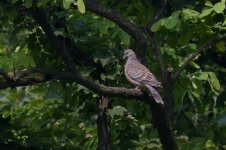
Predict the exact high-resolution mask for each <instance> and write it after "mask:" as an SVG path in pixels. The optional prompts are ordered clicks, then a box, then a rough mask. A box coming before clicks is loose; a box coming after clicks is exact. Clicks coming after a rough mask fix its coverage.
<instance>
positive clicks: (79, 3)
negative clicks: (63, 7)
mask: <svg viewBox="0 0 226 150" xmlns="http://www.w3.org/2000/svg"><path fill="white" fill-rule="evenodd" d="M77 7H78V10H79V12H80V13H81V14H84V13H85V11H86V8H85V4H84V1H83V0H77Z"/></svg>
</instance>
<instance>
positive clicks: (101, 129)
mask: <svg viewBox="0 0 226 150" xmlns="http://www.w3.org/2000/svg"><path fill="white" fill-rule="evenodd" d="M108 102H109V100H108V98H107V97H104V96H102V97H101V98H100V99H99V100H98V102H97V103H98V118H97V130H98V147H97V149H98V150H112V143H111V136H110V125H109V117H108V114H107V108H108Z"/></svg>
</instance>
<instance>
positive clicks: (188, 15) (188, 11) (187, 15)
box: [182, 9, 199, 20]
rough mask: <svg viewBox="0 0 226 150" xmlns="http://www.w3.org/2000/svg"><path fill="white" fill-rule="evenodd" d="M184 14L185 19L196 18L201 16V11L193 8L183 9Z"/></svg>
mask: <svg viewBox="0 0 226 150" xmlns="http://www.w3.org/2000/svg"><path fill="white" fill-rule="evenodd" d="M182 14H183V18H184V20H195V19H196V18H198V16H199V12H197V11H195V10H192V9H183V11H182Z"/></svg>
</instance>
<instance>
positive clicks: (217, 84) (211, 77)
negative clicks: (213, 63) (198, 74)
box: [208, 72, 220, 92]
mask: <svg viewBox="0 0 226 150" xmlns="http://www.w3.org/2000/svg"><path fill="white" fill-rule="evenodd" d="M208 74H209V80H208V81H209V84H210V86H211V88H212V89H213V90H214V91H215V92H220V82H219V80H218V79H217V77H216V75H215V73H213V72H209V73H208Z"/></svg>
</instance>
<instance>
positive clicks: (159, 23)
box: [151, 18, 167, 32]
mask: <svg viewBox="0 0 226 150" xmlns="http://www.w3.org/2000/svg"><path fill="white" fill-rule="evenodd" d="M166 20H167V18H162V19H160V20H159V21H157V22H156V23H155V24H153V25H152V27H151V31H152V32H156V31H158V30H159V29H160V27H162V26H164V24H165V22H166Z"/></svg>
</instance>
